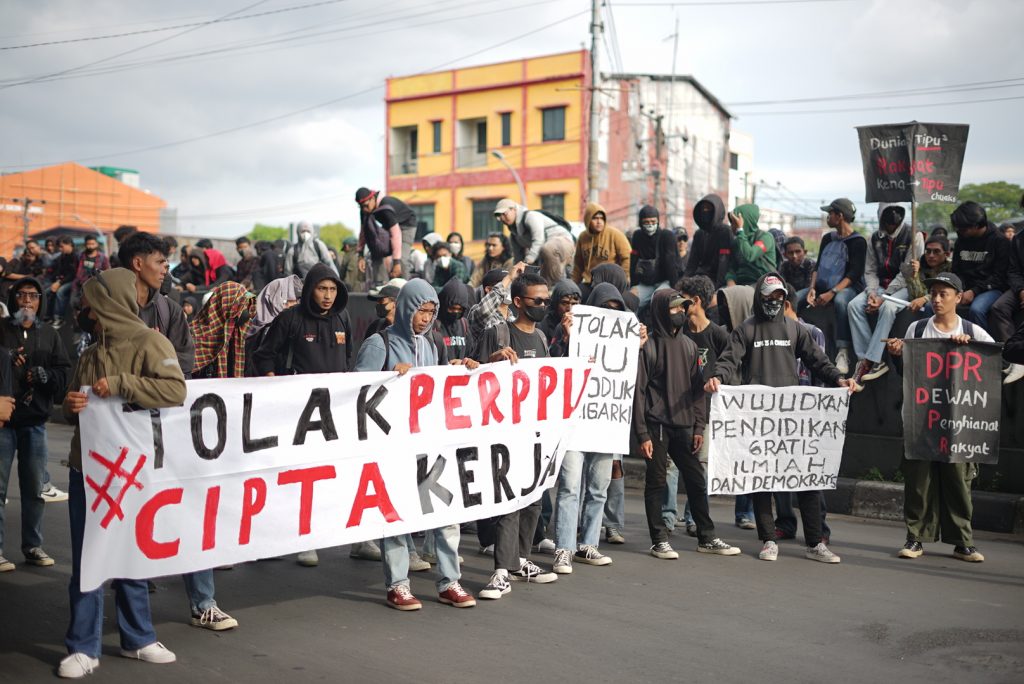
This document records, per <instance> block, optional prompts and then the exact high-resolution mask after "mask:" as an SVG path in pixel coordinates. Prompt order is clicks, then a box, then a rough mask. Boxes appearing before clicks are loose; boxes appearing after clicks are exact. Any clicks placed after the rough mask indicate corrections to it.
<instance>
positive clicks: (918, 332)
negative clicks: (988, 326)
mask: <svg viewBox="0 0 1024 684" xmlns="http://www.w3.org/2000/svg"><path fill="white" fill-rule="evenodd" d="M930 320H931V319H930V318H922V319H921V320H919V321H915V322H914V324H913V325H914V339H915V340H919V339H921V338H922V337H924V329H925V328H927V327H928V321H930ZM960 321H961V323H962V324H963V326H964V335H967V336H968V337H972V338H973V337H974V324H973V323H971V322H970V321H969V320H967V319H966V318H961V319H960Z"/></svg>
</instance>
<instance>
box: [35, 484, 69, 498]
mask: <svg viewBox="0 0 1024 684" xmlns="http://www.w3.org/2000/svg"><path fill="white" fill-rule="evenodd" d="M39 498H40V499H42V500H43V501H45V502H46V503H60V502H61V501H67V500H68V493H67V492H64V491H61V490H59V489H57V488H56V487H54V486H53V483H52V482H47V483H46V488H45V489H43V491H41V492H39Z"/></svg>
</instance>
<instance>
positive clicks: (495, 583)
mask: <svg viewBox="0 0 1024 684" xmlns="http://www.w3.org/2000/svg"><path fill="white" fill-rule="evenodd" d="M510 591H512V585H511V584H509V581H508V576H507V575H505V573H503V572H498V571H495V573H494V574H493V575H491V581H490V582H488V583H487V586H486V587H484V588H483V589H481V590H480V594H479V596H480V598H482V599H494V600H497V599H500V598H501V597H502V596H504V595H505V594H507V593H509V592H510Z"/></svg>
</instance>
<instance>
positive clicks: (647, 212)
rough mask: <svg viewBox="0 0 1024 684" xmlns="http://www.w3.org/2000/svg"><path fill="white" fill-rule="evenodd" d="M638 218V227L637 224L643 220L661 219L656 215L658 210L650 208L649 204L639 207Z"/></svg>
mask: <svg viewBox="0 0 1024 684" xmlns="http://www.w3.org/2000/svg"><path fill="white" fill-rule="evenodd" d="M639 218H640V220H639V221H638V222H637V224H638V225H639V223H641V222H643V220H644V219H652V218H653V219H659V220H660V219H661V215H660V214H659V213H658V210H657V209H655V208H654V207H652V206H651V205H650V204H645V205H644V206H642V207H640V217H639Z"/></svg>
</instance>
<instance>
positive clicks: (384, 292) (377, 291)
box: [366, 278, 407, 302]
mask: <svg viewBox="0 0 1024 684" xmlns="http://www.w3.org/2000/svg"><path fill="white" fill-rule="evenodd" d="M406 282H407V281H406V280H405V278H392V279H391V280H389V281H388V282H386V283H384V284H383V285H381V286H380V287H378V288H374V289H372V290H370V291H369V292H367V293H366V298H367V299H369V300H370V301H371V302H376V301H378V300H381V299H383V298H384V297H391V298H392V299H395V298H396V297H398V293H399V292H401V291H402V286H403V285H405V283H406Z"/></svg>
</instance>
